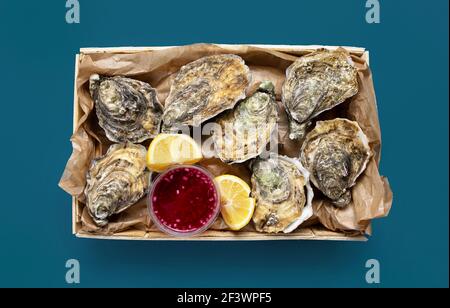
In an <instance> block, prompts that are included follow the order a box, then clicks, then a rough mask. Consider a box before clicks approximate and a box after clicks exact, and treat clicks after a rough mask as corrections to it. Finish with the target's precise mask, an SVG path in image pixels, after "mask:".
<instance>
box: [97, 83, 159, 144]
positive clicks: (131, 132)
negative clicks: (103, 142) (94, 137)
mask: <svg viewBox="0 0 450 308" xmlns="http://www.w3.org/2000/svg"><path fill="white" fill-rule="evenodd" d="M89 90H90V93H91V97H92V99H93V100H94V102H95V109H96V113H97V117H98V121H99V125H100V126H101V127H102V128H103V129H104V130H105V133H106V137H107V138H108V139H109V140H111V141H113V142H132V143H139V142H142V141H144V140H146V139H150V138H153V137H155V136H156V135H157V134H158V133H159V129H160V124H161V118H162V114H163V107H162V105H161V104H160V103H159V101H158V98H157V97H156V90H155V89H153V88H152V87H151V86H150V85H149V84H148V83H145V82H142V81H139V80H134V79H130V78H125V77H120V76H116V77H100V76H99V75H97V74H95V75H92V76H91V77H90V80H89Z"/></svg>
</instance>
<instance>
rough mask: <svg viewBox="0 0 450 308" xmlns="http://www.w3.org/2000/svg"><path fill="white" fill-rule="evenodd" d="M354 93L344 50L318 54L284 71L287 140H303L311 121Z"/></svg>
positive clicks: (355, 85) (355, 87) (352, 70)
mask: <svg viewBox="0 0 450 308" xmlns="http://www.w3.org/2000/svg"><path fill="white" fill-rule="evenodd" d="M356 93H358V78H357V69H356V67H355V66H354V63H353V61H352V59H351V58H350V56H349V55H348V54H347V53H346V52H345V50H342V49H338V50H335V51H329V50H321V51H317V52H314V53H311V54H309V55H306V56H303V57H301V58H299V59H298V60H296V61H295V62H294V63H293V64H292V65H291V66H290V67H289V68H288V69H287V71H286V81H285V82H284V84H283V89H282V101H283V104H284V106H285V109H286V112H287V114H288V116H289V120H290V125H289V126H290V127H289V129H290V134H289V138H291V139H299V138H303V136H304V134H305V130H306V128H307V127H308V126H309V124H310V121H311V119H312V118H314V117H316V116H317V115H319V114H320V113H322V112H324V111H326V110H329V109H331V108H333V107H335V106H337V105H339V104H341V103H343V102H344V101H345V100H346V99H347V98H350V97H352V96H354V95H355V94H356Z"/></svg>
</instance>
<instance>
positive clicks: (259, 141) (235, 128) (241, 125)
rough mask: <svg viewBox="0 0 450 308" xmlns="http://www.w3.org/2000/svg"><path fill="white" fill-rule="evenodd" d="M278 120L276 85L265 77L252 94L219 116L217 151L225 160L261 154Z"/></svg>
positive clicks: (215, 138)
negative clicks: (265, 79)
mask: <svg viewBox="0 0 450 308" xmlns="http://www.w3.org/2000/svg"><path fill="white" fill-rule="evenodd" d="M277 120H278V111H277V103H276V101H275V86H274V85H273V83H272V82H270V81H264V82H262V83H261V84H260V86H259V88H258V90H257V91H256V92H255V93H254V94H253V95H251V96H250V97H247V98H246V99H244V100H243V101H241V102H240V103H238V105H236V107H235V108H234V109H233V110H230V111H227V112H226V113H225V114H223V115H221V116H219V118H218V119H217V122H216V123H217V124H218V125H220V130H217V129H216V130H214V133H213V140H214V145H215V150H216V153H217V155H218V156H219V158H220V159H221V160H222V161H223V162H226V163H239V162H244V161H246V160H248V159H250V158H254V157H256V156H258V155H260V154H261V153H262V152H263V151H264V149H265V147H266V145H267V143H268V142H269V141H270V137H271V135H272V133H273V131H274V129H275V127H276V124H277Z"/></svg>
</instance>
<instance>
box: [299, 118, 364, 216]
mask: <svg viewBox="0 0 450 308" xmlns="http://www.w3.org/2000/svg"><path fill="white" fill-rule="evenodd" d="M300 153H301V154H300V159H301V162H302V164H303V165H304V166H305V168H306V169H308V170H309V172H310V173H311V181H312V182H313V184H314V185H315V186H316V187H317V188H318V189H319V190H320V191H322V192H323V193H324V195H325V196H327V197H328V198H330V199H331V200H332V202H333V204H334V205H336V206H337V207H344V206H346V205H347V204H349V203H350V201H351V193H350V191H349V188H351V187H352V186H353V185H355V181H356V179H357V178H358V176H359V175H360V174H361V173H362V172H363V171H364V170H365V169H366V166H367V163H368V161H369V158H370V155H371V152H370V148H369V143H368V140H367V137H366V135H364V133H363V131H362V130H361V128H360V127H359V125H358V123H357V122H353V121H350V120H347V119H334V120H330V121H319V122H317V124H316V127H315V128H314V129H313V130H312V131H311V132H309V133H308V135H307V136H306V139H305V141H304V143H303V145H302V149H301V152H300Z"/></svg>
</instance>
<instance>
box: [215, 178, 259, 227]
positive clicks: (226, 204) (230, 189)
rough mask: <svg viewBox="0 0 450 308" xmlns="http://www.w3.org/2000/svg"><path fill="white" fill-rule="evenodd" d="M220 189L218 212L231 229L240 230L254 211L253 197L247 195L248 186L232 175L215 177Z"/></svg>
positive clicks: (248, 192) (248, 193) (248, 191)
mask: <svg viewBox="0 0 450 308" xmlns="http://www.w3.org/2000/svg"><path fill="white" fill-rule="evenodd" d="M215 181H216V183H217V185H218V186H219V190H220V199H221V200H220V204H221V208H220V212H221V213H222V217H223V220H224V221H225V223H226V224H227V225H228V227H230V229H231V230H235V231H237V230H240V229H242V228H243V227H245V226H246V225H247V224H248V223H249V222H250V220H251V218H252V216H253V212H254V211H255V199H253V198H251V197H249V195H250V191H251V190H250V187H249V186H248V184H247V183H246V182H244V181H243V180H242V179H240V178H238V177H237V176H234V175H228V174H226V175H221V176H218V177H216V178H215Z"/></svg>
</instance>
